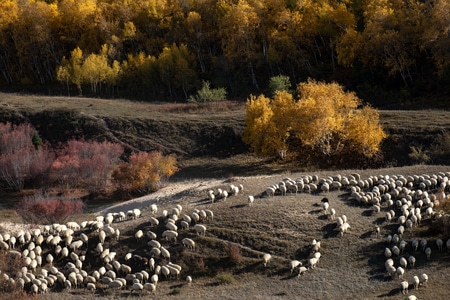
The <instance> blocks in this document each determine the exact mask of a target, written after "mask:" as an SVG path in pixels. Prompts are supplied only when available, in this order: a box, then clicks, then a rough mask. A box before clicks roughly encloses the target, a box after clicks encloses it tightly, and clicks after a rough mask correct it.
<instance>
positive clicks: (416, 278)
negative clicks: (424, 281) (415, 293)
mask: <svg viewBox="0 0 450 300" xmlns="http://www.w3.org/2000/svg"><path fill="white" fill-rule="evenodd" d="M413 282H414V289H415V290H418V289H419V284H420V280H419V277H418V276H414V277H413Z"/></svg>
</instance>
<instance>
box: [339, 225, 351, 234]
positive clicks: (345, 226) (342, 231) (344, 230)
mask: <svg viewBox="0 0 450 300" xmlns="http://www.w3.org/2000/svg"><path fill="white" fill-rule="evenodd" d="M349 228H350V224H348V223H344V224H342V225H341V226H339V232H340V233H341V236H343V235H344V233H346V232H347V230H348V229H349Z"/></svg>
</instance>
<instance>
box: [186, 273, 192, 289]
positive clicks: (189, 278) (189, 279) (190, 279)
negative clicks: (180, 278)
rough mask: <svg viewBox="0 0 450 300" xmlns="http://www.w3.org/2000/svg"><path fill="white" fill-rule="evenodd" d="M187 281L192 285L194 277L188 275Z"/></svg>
mask: <svg viewBox="0 0 450 300" xmlns="http://www.w3.org/2000/svg"><path fill="white" fill-rule="evenodd" d="M186 283H187V284H188V285H189V286H190V285H191V284H192V277H191V276H189V275H188V276H186Z"/></svg>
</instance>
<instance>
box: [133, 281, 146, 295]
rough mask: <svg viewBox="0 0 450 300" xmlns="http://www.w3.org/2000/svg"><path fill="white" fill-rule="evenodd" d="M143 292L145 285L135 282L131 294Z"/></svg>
mask: <svg viewBox="0 0 450 300" xmlns="http://www.w3.org/2000/svg"><path fill="white" fill-rule="evenodd" d="M143 290H144V285H143V284H142V283H139V282H135V283H133V285H132V286H131V289H130V294H132V293H133V292H142V291H143Z"/></svg>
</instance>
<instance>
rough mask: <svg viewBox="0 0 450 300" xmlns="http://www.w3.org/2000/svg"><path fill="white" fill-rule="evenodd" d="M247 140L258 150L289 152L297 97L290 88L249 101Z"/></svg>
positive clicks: (256, 151)
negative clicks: (292, 112) (290, 92)
mask: <svg viewBox="0 0 450 300" xmlns="http://www.w3.org/2000/svg"><path fill="white" fill-rule="evenodd" d="M246 105H247V114H246V118H245V125H246V127H245V131H244V135H243V140H244V142H245V143H247V144H249V145H250V146H251V148H252V150H253V151H254V152H255V153H258V154H261V155H269V156H270V155H273V154H278V155H279V156H280V157H281V158H284V157H285V156H286V152H287V150H288V147H287V139H288V137H289V135H290V129H291V123H292V121H291V120H290V117H291V116H292V115H291V114H290V113H289V112H288V111H289V110H292V109H293V108H294V105H295V101H294V99H293V98H292V95H291V94H289V93H288V92H286V91H277V92H276V95H275V97H274V99H273V100H271V99H269V98H267V97H265V96H264V95H261V96H259V97H255V96H251V97H250V99H249V100H248V101H247V104H246Z"/></svg>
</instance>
